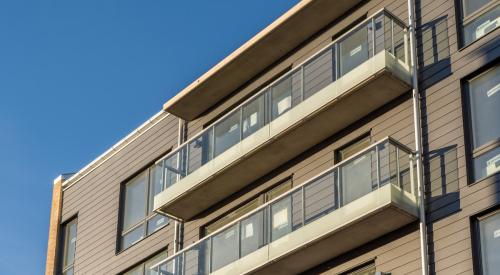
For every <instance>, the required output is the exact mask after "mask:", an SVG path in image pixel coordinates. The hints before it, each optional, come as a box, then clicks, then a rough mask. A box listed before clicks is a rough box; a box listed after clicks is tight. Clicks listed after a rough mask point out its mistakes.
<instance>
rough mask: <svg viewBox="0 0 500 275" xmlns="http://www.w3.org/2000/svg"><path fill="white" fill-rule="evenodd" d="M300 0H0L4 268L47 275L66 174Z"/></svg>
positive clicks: (0, 258) (0, 245)
mask: <svg viewBox="0 0 500 275" xmlns="http://www.w3.org/2000/svg"><path fill="white" fill-rule="evenodd" d="M236 2H237V3H236ZM296 2H298V1H297V0H293V1H292V0H279V1H269V0H253V1H230V0H216V1H206V0H199V1H170V0H141V1H139V0H136V1H129V0H38V1H36V0H0V174H1V175H2V176H1V179H0V187H1V188H0V274H8V275H10V274H42V273H43V271H44V264H45V262H44V261H45V252H46V245H47V234H48V233H47V232H48V223H49V211H50V200H51V192H52V181H53V179H54V178H55V177H57V176H58V175H59V174H60V173H65V172H74V171H77V170H79V169H80V168H81V167H83V166H84V165H86V164H87V163H88V162H90V161H92V160H93V159H94V158H95V157H97V156H98V155H100V154H101V153H102V152H104V151H105V150H106V149H107V148H109V147H110V146H112V145H113V144H114V143H115V142H117V141H118V140H120V139H121V138H122V137H124V136H125V135H126V134H127V133H128V132H130V131H132V130H133V129H134V128H136V127H137V126H138V125H140V124H141V123H142V122H143V121H145V120H146V119H148V118H149V117H150V116H151V115H153V114H155V113H156V112H158V111H159V110H160V108H161V106H162V104H163V103H164V102H165V101H166V100H167V99H168V98H170V97H171V96H173V95H174V94H175V93H176V92H178V91H180V90H181V89H182V88H183V87H185V86H186V85H187V84H189V83H190V82H191V81H193V80H194V79H195V78H196V77H197V76H199V75H201V74H202V73H203V72H205V71H206V70H208V69H209V68H210V67H211V66H213V65H215V64H216V63H217V62H218V61H220V60H221V59H222V58H223V57H225V56H226V55H227V54H229V53H230V52H232V51H233V50H234V49H236V48H237V47H238V46H239V45H240V44H242V43H243V42H245V41H246V40H247V39H249V38H250V37H252V36H253V35H254V34H256V33H257V32H258V31H259V30H261V29H262V28H264V27H265V26H266V25H267V24H269V23H271V22H272V21H273V20H274V19H276V18H277V17H278V16H279V15H280V14H282V13H283V12H284V11H286V10H287V9H289V8H290V7H292V6H293V5H294V4H295V3H296Z"/></svg>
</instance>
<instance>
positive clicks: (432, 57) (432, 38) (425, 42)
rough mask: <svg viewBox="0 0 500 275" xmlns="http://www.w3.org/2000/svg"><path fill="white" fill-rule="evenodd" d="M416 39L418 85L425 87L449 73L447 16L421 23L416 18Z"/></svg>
mask: <svg viewBox="0 0 500 275" xmlns="http://www.w3.org/2000/svg"><path fill="white" fill-rule="evenodd" d="M417 18H418V16H417ZM417 41H418V44H419V47H418V48H417V49H418V52H417V54H418V61H419V62H418V63H419V64H418V66H419V79H420V82H421V84H420V85H421V86H422V88H426V87H430V86H432V85H434V84H435V83H437V82H439V81H441V80H442V79H444V78H446V77H447V76H449V75H450V74H451V64H450V42H449V37H448V16H442V17H439V18H437V19H434V20H432V21H430V22H427V23H424V24H422V25H420V24H419V20H417Z"/></svg>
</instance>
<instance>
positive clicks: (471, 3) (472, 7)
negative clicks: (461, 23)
mask: <svg viewBox="0 0 500 275" xmlns="http://www.w3.org/2000/svg"><path fill="white" fill-rule="evenodd" d="M462 1H463V2H462V3H463V8H464V16H468V15H471V14H472V13H474V12H475V11H478V10H479V9H480V8H482V7H484V6H486V4H488V3H490V2H493V1H494V0H462Z"/></svg>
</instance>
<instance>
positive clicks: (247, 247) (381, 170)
mask: <svg viewBox="0 0 500 275" xmlns="http://www.w3.org/2000/svg"><path fill="white" fill-rule="evenodd" d="M412 154H413V153H412V151H411V150H410V149H408V148H407V147H405V146H404V145H401V144H400V143H398V142H397V141H395V140H393V139H391V138H386V139H384V140H382V141H380V142H378V143H376V144H374V145H371V146H370V147H368V148H367V149H365V150H363V151H362V152H360V153H358V154H356V155H354V156H352V157H350V158H348V159H346V160H345V161H342V162H341V163H339V164H337V165H335V166H333V167H332V168H330V169H328V170H326V171H325V172H323V173H321V174H320V175H318V176H316V177H314V178H313V179H311V180H309V181H307V182H306V183H305V184H303V185H301V186H298V187H296V188H294V189H292V190H290V191H289V192H287V193H285V194H283V195H281V196H280V197H278V198H276V199H274V200H272V201H270V202H268V203H266V204H265V205H263V206H261V207H260V208H258V209H256V210H254V211H252V212H251V213H249V214H247V215H245V216H244V217H242V218H240V219H238V220H237V221H235V222H233V223H231V224H228V225H227V226H225V227H224V228H221V229H220V230H218V231H216V232H214V233H212V234H210V235H209V236H207V237H205V238H203V239H202V240H200V241H199V242H197V243H195V244H194V245H192V246H190V247H187V248H185V249H184V250H182V251H180V252H179V253H177V254H175V255H173V256H172V257H170V258H168V259H166V260H165V261H163V262H161V263H159V264H157V265H156V266H154V267H153V268H152V270H153V271H155V272H156V273H155V274H177V275H191V274H209V273H211V272H214V271H216V270H218V269H220V268H222V267H224V266H226V265H228V264H231V263H233V262H235V261H237V260H239V259H240V258H243V257H245V256H247V255H249V254H251V253H252V252H254V251H256V250H258V249H259V248H262V247H264V246H265V245H267V244H270V243H272V242H274V241H276V240H278V239H279V238H282V237H284V236H286V235H288V234H290V233H292V232H294V231H296V230H298V229H299V228H301V227H304V226H307V225H308V224H309V223H311V222H313V221H315V220H316V219H319V218H321V217H322V216H324V215H327V214H329V213H331V212H333V211H335V210H336V209H339V208H341V207H344V206H345V205H347V204H349V203H351V202H353V201H355V200H357V199H359V198H361V197H363V196H365V195H367V194H368V193H370V192H373V191H375V190H377V189H379V188H380V187H382V186H384V185H387V184H393V185H396V186H398V187H400V188H401V189H402V190H403V191H405V192H408V193H412V194H415V186H413V182H414V179H413V177H414V173H413V169H412V167H413V162H412V158H411V156H412Z"/></svg>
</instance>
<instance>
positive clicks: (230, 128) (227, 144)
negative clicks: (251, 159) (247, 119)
mask: <svg viewBox="0 0 500 275" xmlns="http://www.w3.org/2000/svg"><path fill="white" fill-rule="evenodd" d="M240 112H241V110H238V111H236V112H234V113H233V114H231V115H229V116H227V117H226V118H224V119H223V120H222V121H220V122H219V123H217V124H216V125H215V156H218V155H220V154H222V153H223V152H225V151H226V150H227V149H229V148H231V147H233V145H235V144H236V143H238V142H240Z"/></svg>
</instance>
